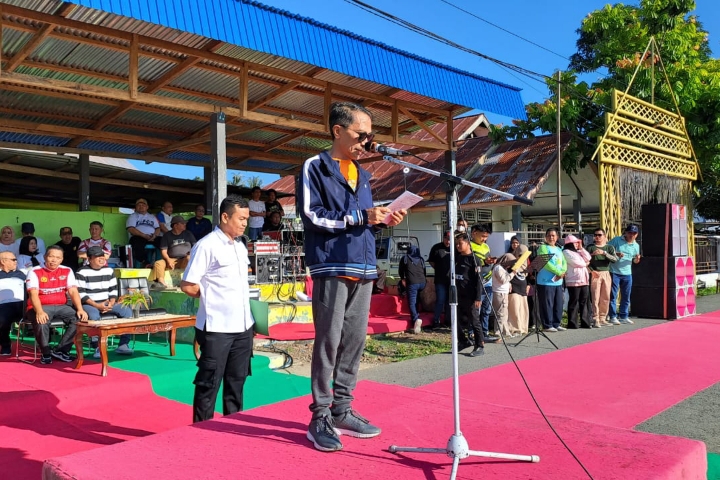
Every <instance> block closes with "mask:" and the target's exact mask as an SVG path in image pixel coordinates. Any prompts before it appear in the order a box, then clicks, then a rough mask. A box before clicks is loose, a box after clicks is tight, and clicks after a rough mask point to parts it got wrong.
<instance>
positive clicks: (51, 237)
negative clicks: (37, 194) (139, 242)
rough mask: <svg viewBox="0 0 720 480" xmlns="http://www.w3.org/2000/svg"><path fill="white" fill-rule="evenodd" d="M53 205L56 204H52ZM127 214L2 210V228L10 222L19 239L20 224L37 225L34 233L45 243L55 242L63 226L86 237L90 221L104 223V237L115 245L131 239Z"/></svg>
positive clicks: (0, 220) (0, 215) (0, 214)
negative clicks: (128, 232) (127, 227)
mask: <svg viewBox="0 0 720 480" xmlns="http://www.w3.org/2000/svg"><path fill="white" fill-rule="evenodd" d="M53 208H54V207H53ZM127 217H128V216H127V215H125V214H122V213H109V212H96V211H90V212H77V211H60V210H24V209H20V208H6V209H0V227H2V226H4V225H10V227H12V228H13V230H15V238H20V237H21V236H22V235H21V234H20V225H21V224H22V223H23V222H32V223H34V224H35V235H36V236H38V237H40V238H42V239H43V240H44V241H45V245H52V244H53V243H56V242H57V241H59V240H60V235H59V234H60V228H61V227H70V228H72V229H73V235H75V236H76V237H80V238H81V239H83V240H84V239H86V238H88V237H90V232H89V229H90V222H93V221H95V220H97V221H99V222H102V224H103V225H104V228H105V234H104V236H105V238H107V239H108V240H110V241H111V242H112V244H113V245H118V244H123V245H124V244H126V243H127V240H128V236H127V232H126V231H125V222H126V221H127Z"/></svg>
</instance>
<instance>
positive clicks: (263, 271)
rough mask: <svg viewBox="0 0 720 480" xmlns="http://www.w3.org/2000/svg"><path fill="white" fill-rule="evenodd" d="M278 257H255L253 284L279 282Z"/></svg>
mask: <svg viewBox="0 0 720 480" xmlns="http://www.w3.org/2000/svg"><path fill="white" fill-rule="evenodd" d="M280 268H281V267H280V255H255V283H277V282H279V281H280V280H281V270H280Z"/></svg>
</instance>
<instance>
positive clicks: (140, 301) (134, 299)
mask: <svg viewBox="0 0 720 480" xmlns="http://www.w3.org/2000/svg"><path fill="white" fill-rule="evenodd" d="M151 302H152V298H151V297H148V296H147V295H145V294H144V293H143V292H142V291H141V290H138V289H131V290H130V291H129V293H127V294H126V295H123V296H122V297H120V305H122V306H124V307H130V308H131V309H132V312H133V318H139V317H140V307H141V306H142V307H145V308H146V309H148V308H150V303H151Z"/></svg>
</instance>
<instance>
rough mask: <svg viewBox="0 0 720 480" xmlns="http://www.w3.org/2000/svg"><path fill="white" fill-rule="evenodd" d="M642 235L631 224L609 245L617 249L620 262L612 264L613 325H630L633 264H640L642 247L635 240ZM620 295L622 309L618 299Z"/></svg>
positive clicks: (610, 320)
mask: <svg viewBox="0 0 720 480" xmlns="http://www.w3.org/2000/svg"><path fill="white" fill-rule="evenodd" d="M638 233H640V230H639V229H638V226H637V225H635V224H633V223H631V224H629V225H628V226H627V228H626V229H625V232H624V233H623V234H622V236H617V237H615V238H613V239H612V240H610V241H609V242H608V243H609V244H610V245H612V246H613V247H615V253H616V254H617V257H618V261H617V262H615V263H611V264H610V273H611V275H612V289H611V290H610V308H609V310H608V317H609V320H608V321H609V322H610V323H612V324H613V325H620V324H630V323H633V321H632V320H630V319H629V318H628V316H629V314H630V312H629V310H630V292H631V291H632V264H633V263H640V245H639V244H638V243H637V242H636V241H635V239H636V238H637V236H638ZM618 293H620V309H619V310H618V306H617V298H618Z"/></svg>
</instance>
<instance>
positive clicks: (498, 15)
mask: <svg viewBox="0 0 720 480" xmlns="http://www.w3.org/2000/svg"><path fill="white" fill-rule="evenodd" d="M259 1H260V2H261V3H264V4H265V5H269V6H272V7H276V8H279V9H282V10H287V11H289V12H291V13H293V14H298V15H301V16H304V17H310V18H312V19H314V20H317V21H319V22H322V23H325V24H328V25H331V26H334V27H337V28H340V29H343V30H348V31H350V32H352V33H355V34H358V35H361V36H363V37H367V38H370V39H372V40H376V41H379V42H382V43H386V44H388V45H391V46H393V47H395V48H399V49H401V50H405V51H407V52H410V53H414V54H416V55H420V56H422V57H425V58H428V59H430V60H434V61H437V62H440V63H444V64H446V65H450V66H452V67H455V68H459V69H462V70H466V71H468V72H471V73H474V74H478V75H483V76H485V77H488V78H491V79H493V80H497V81H501V82H504V83H507V84H510V85H513V86H516V87H519V88H522V97H523V101H524V102H525V103H527V102H531V101H542V100H544V99H545V98H546V95H547V91H546V88H545V85H544V84H542V83H540V82H538V81H536V80H534V79H530V78H527V77H523V76H520V75H518V74H517V73H514V72H510V71H508V70H506V69H504V68H502V67H500V66H498V65H496V64H494V63H492V62H490V61H487V60H483V59H481V58H479V57H476V56H474V55H471V54H469V53H465V52H461V51H459V50H457V49H454V48H451V47H448V46H445V45H442V44H440V43H438V42H436V41H434V40H431V39H429V38H426V37H424V36H421V35H418V34H415V33H412V32H410V31H408V30H406V29H404V28H402V27H400V26H397V25H395V24H393V23H391V22H389V21H387V20H385V19H383V18H380V17H378V16H376V15H373V14H371V13H368V12H366V11H364V10H362V9H360V8H358V7H356V6H355V5H353V4H351V3H349V2H346V1H345V0H259ZM363 1H364V2H365V3H367V4H370V5H372V6H374V7H376V8H378V9H381V10H384V11H386V12H388V13H390V14H392V15H395V16H397V17H399V18H402V19H403V20H406V21H408V22H411V23H413V24H415V25H418V26H420V27H422V28H424V29H426V30H429V31H431V32H433V33H435V34H438V35H440V36H442V37H445V38H447V39H449V40H452V41H454V42H456V43H459V44H461V45H463V46H466V47H468V48H471V49H473V50H476V51H479V52H481V53H483V54H485V55H488V56H491V57H494V58H497V59H500V60H503V61H505V62H508V63H512V64H515V65H518V66H520V67H523V68H525V69H528V70H531V71H534V72H538V73H543V74H546V75H552V74H553V72H554V71H556V70H558V69H565V68H567V65H568V58H569V57H570V55H572V54H573V53H575V42H576V40H577V33H576V30H577V29H578V28H579V27H580V24H581V22H582V19H583V18H584V17H585V16H586V15H587V14H588V13H589V12H591V11H593V10H597V9H600V8H602V7H603V6H605V5H606V4H608V2H607V1H598V0H565V1H557V0H556V1H554V2H550V1H542V0H505V1H500V2H488V1H482V2H481V1H478V0H363ZM623 3H625V4H629V5H637V4H638V3H639V2H634V1H632V2H623ZM697 5H698V8H697V10H696V11H695V12H694V13H695V14H696V15H698V18H699V20H700V21H701V22H702V24H703V27H704V28H705V30H706V31H708V32H709V33H710V36H709V41H710V47H711V48H712V49H713V52H714V54H715V56H717V55H718V52H720V2H717V1H716V0H698V1H697ZM455 6H457V7H459V8H456V7H455ZM461 9H462V10H465V12H463V11H461ZM473 15H475V16H477V17H481V18H482V19H484V20H485V21H487V22H490V23H492V24H495V25H497V26H499V27H502V28H503V29H505V30H508V31H510V32H512V33H514V34H517V35H519V36H521V37H524V38H526V39H528V40H530V41H532V42H534V43H536V44H538V45H540V46H541V47H544V49H543V48H540V47H538V46H535V45H532V44H530V43H528V42H526V41H523V40H521V39H519V38H517V37H515V36H513V35H512V34H510V33H507V32H504V31H502V30H500V29H498V28H496V27H494V26H491V25H489V24H488V23H486V22H484V21H483V20H480V19H478V18H475V17H473ZM545 49H547V50H545ZM548 50H550V51H548ZM551 52H552V53H551ZM588 80H592V78H589V79H588ZM487 116H488V118H489V119H490V121H491V122H493V123H507V122H508V121H509V119H508V118H506V117H500V116H498V115H494V114H492V113H487ZM133 163H135V164H136V165H137V166H138V168H141V169H142V170H144V171H147V172H152V173H160V174H164V175H172V176H176V177H182V178H193V177H195V176H202V169H200V168H193V167H183V166H170V165H166V164H159V163H158V164H150V165H145V163H144V162H134V161H133ZM171 169H172V170H171ZM230 175H231V174H230ZM244 176H246V177H247V176H258V177H260V178H261V179H262V181H263V183H262V184H263V185H267V184H269V183H271V182H272V181H274V180H276V179H277V178H278V177H277V176H276V175H267V174H259V173H252V172H249V173H246V174H244Z"/></svg>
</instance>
